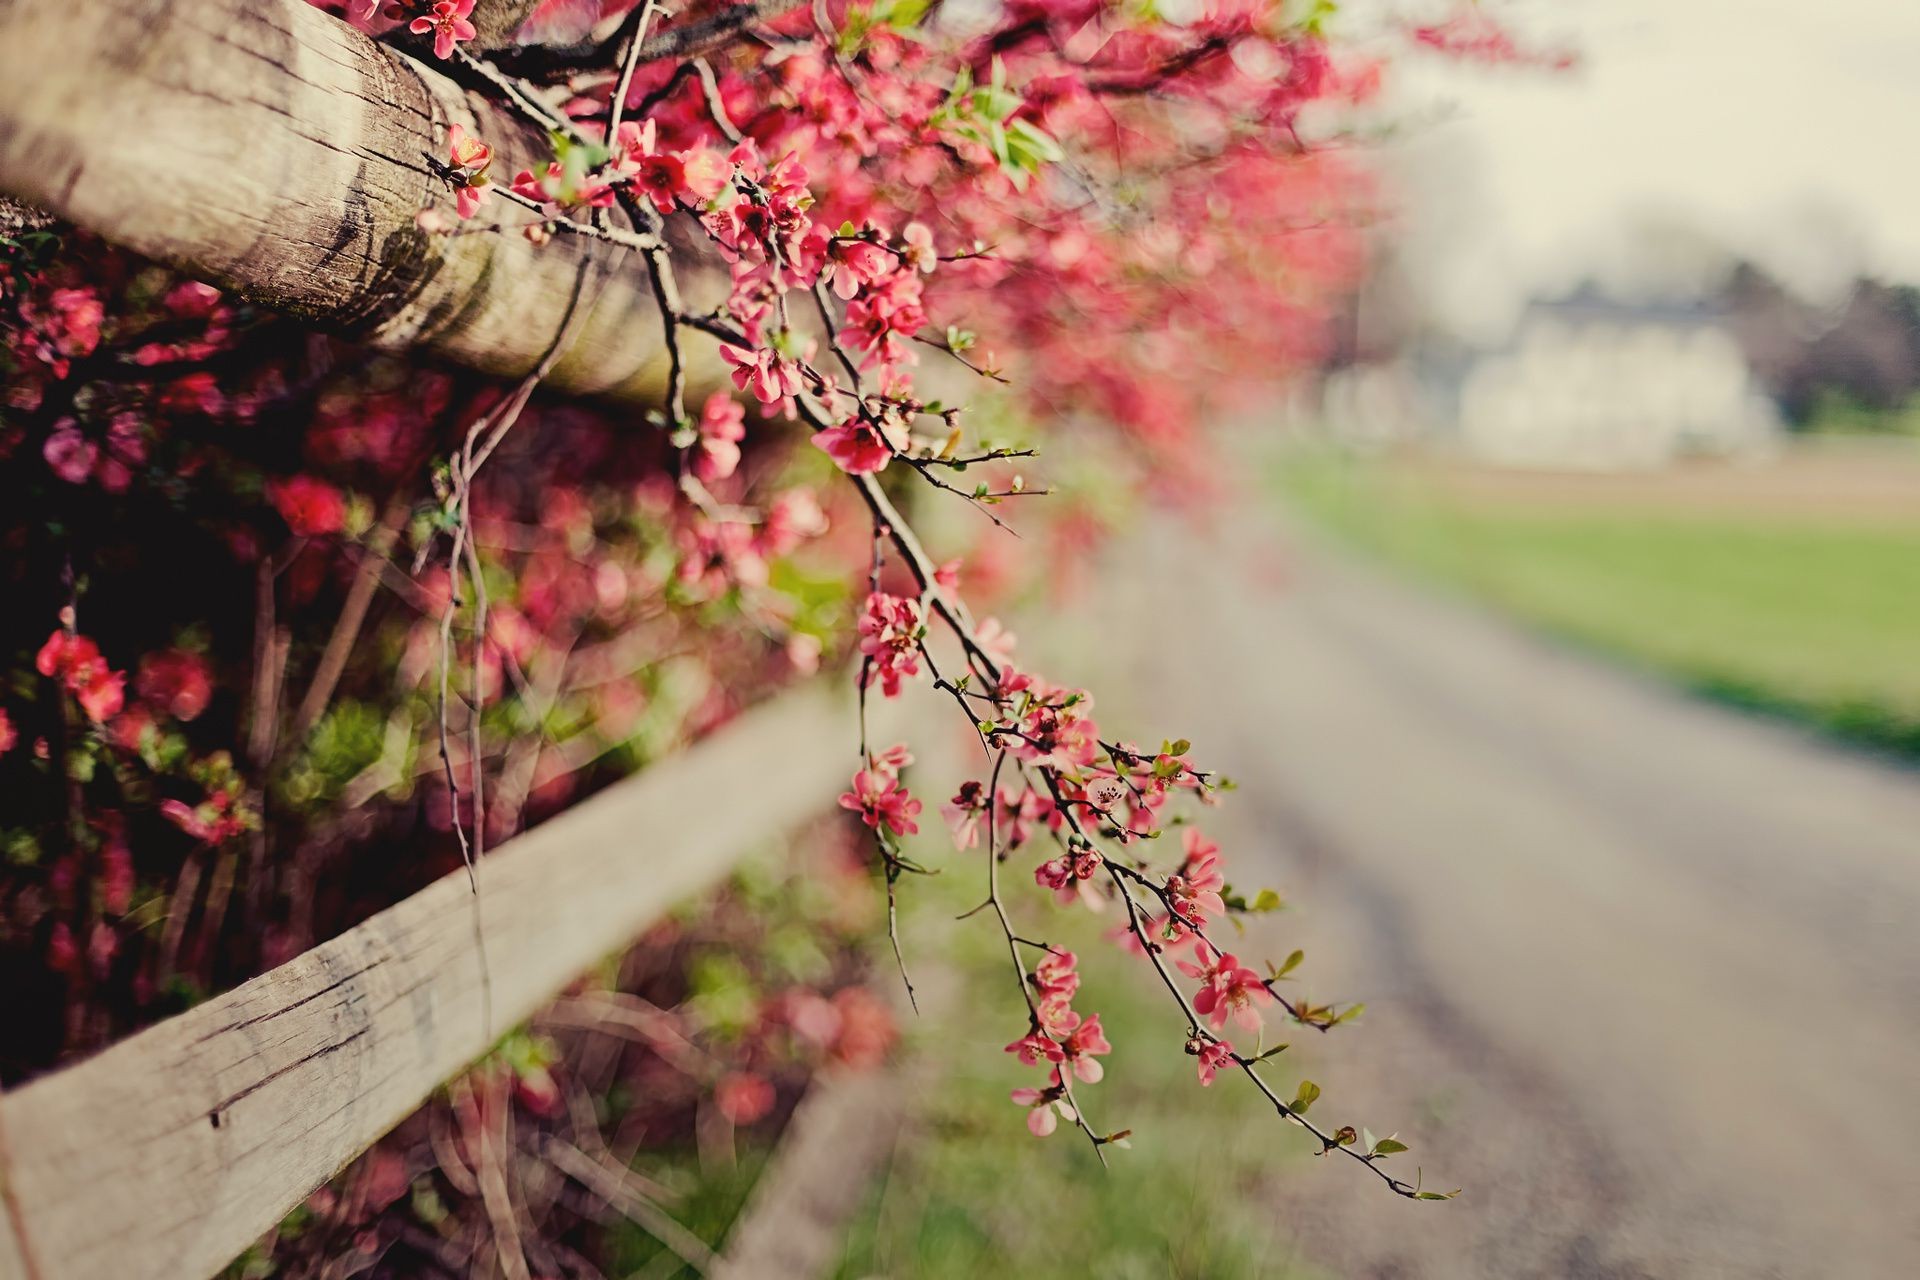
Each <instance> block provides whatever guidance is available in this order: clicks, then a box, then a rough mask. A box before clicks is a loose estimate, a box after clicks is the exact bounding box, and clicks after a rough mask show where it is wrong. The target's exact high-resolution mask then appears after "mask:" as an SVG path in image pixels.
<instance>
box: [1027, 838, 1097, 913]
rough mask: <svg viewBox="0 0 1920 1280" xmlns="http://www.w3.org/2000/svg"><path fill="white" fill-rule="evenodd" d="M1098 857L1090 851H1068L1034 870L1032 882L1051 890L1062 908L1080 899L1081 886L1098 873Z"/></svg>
mask: <svg viewBox="0 0 1920 1280" xmlns="http://www.w3.org/2000/svg"><path fill="white" fill-rule="evenodd" d="M1100 866H1101V863H1100V855H1099V854H1097V853H1095V852H1094V851H1093V850H1091V849H1070V850H1068V851H1067V852H1065V853H1062V854H1061V855H1060V856H1059V857H1057V858H1053V859H1050V860H1048V861H1046V862H1043V863H1041V864H1040V865H1039V866H1038V867H1035V868H1034V871H1033V879H1034V882H1035V883H1036V884H1038V885H1040V886H1041V887H1042V888H1046V889H1052V890H1053V891H1054V896H1055V898H1056V899H1058V901H1059V902H1060V904H1061V905H1062V906H1066V905H1067V904H1069V903H1072V902H1073V901H1075V900H1076V899H1077V898H1079V897H1080V894H1081V890H1082V886H1083V885H1084V884H1085V882H1087V881H1089V880H1091V879H1092V878H1093V877H1094V876H1096V875H1098V874H1099V872H1100Z"/></svg>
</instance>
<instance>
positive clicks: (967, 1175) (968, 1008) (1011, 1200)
mask: <svg viewBox="0 0 1920 1280" xmlns="http://www.w3.org/2000/svg"><path fill="white" fill-rule="evenodd" d="M941 861H942V863H943V864H946V863H947V862H949V859H947V858H943V859H942V860H941ZM950 861H951V863H952V864H953V866H952V870H951V871H950V873H949V874H947V875H943V876H941V877H938V879H937V880H935V881H926V880H915V881H913V882H912V883H911V884H910V885H909V886H908V888H909V889H910V890H911V892H912V893H913V894H914V895H915V897H916V899H917V902H918V910H917V912H916V914H918V915H919V916H920V917H921V920H920V922H919V923H917V924H909V925H908V928H907V933H906V934H905V936H907V937H909V938H913V937H916V936H918V937H920V938H922V939H928V938H930V937H938V938H939V941H938V942H937V943H936V942H933V941H924V942H923V944H922V945H923V948H924V949H927V950H930V949H931V948H932V947H934V946H936V945H937V946H939V947H940V949H941V950H942V952H943V953H944V955H945V956H946V957H948V960H947V962H948V963H950V964H951V966H952V972H951V974H950V975H949V980H950V981H952V982H955V983H956V984H957V990H956V991H955V992H954V993H953V995H952V996H951V997H950V998H948V999H945V1000H943V1001H942V1005H943V1008H942V1009H941V1011H940V1013H939V1015H938V1017H937V1018H934V1019H933V1020H932V1022H933V1024H937V1025H930V1026H929V1027H928V1028H927V1029H925V1030H923V1031H922V1033H921V1039H920V1041H919V1043H918V1044H917V1045H916V1046H915V1047H916V1050H917V1051H918V1052H919V1053H920V1054H922V1055H924V1060H925V1061H926V1063H927V1067H928V1072H927V1083H926V1087H925V1089H924V1092H923V1095H922V1100H921V1103H920V1105H919V1107H918V1114H917V1115H916V1116H915V1118H914V1119H913V1121H912V1122H911V1123H910V1125H909V1126H908V1128H907V1129H906V1130H905V1131H903V1133H902V1135H901V1139H900V1141H899V1143H898V1145H897V1147H896V1149H895V1155H894V1160H893V1164H892V1167H891V1168H889V1169H888V1170H887V1172H886V1174H885V1176H884V1177H883V1178H881V1179H880V1181H879V1184H878V1185H877V1186H876V1188H875V1190H874V1193H873V1195H872V1197H871V1199H870V1201H869V1203H868V1205H867V1207H866V1209H865V1211H864V1212H863V1213H862V1214H861V1215H860V1217H859V1219H858V1220H857V1222H856V1223H855V1224H854V1227H853V1230H852V1232H851V1234H850V1236H849V1239H848V1245H847V1253H846V1257H845V1259H844V1261H843V1264H842V1266H841V1269H840V1271H839V1275H840V1276H841V1277H843V1278H844V1280H861V1278H863V1277H874V1276H897V1277H906V1276H912V1277H915V1278H916V1280H948V1278H951V1280H963V1278H964V1280H977V1277H980V1276H982V1275H990V1274H1005V1275H1031V1276H1082V1275H1086V1276H1101V1277H1106V1278H1107V1280H1130V1278H1131V1277H1140V1278H1142V1280H1145V1278H1147V1277H1154V1278H1156V1280H1164V1278H1166V1277H1194V1278H1196V1280H1198V1278H1199V1277H1206V1278H1207V1280H1235V1278H1236V1277H1256V1276H1257V1277H1265V1278H1268V1280H1272V1278H1274V1277H1281V1276H1289V1275H1302V1274H1305V1272H1304V1271H1303V1270H1301V1269H1298V1268H1296V1267H1295V1266H1294V1264H1293V1261H1292V1259H1291V1258H1290V1257H1289V1256H1287V1255H1288V1252H1289V1246H1288V1245H1287V1244H1286V1241H1287V1239H1288V1235H1287V1233H1286V1231H1285V1224H1284V1221H1283V1220H1282V1218H1281V1215H1280V1211H1279V1208H1278V1205H1277V1202H1276V1201H1275V1200H1274V1198H1273V1197H1272V1195H1271V1194H1270V1190H1271V1187H1272V1185H1273V1182H1272V1174H1273V1168H1274V1164H1275V1162H1276V1160H1284V1159H1286V1158H1288V1156H1289V1155H1291V1154H1293V1153H1296V1152H1297V1151H1298V1150H1299V1149H1300V1145H1299V1141H1298V1138H1297V1136H1296V1135H1295V1134H1293V1133H1292V1132H1291V1131H1287V1130H1283V1129H1281V1128H1280V1127H1279V1126H1278V1125H1276V1124H1275V1123H1274V1122H1273V1118H1272V1116H1271V1114H1270V1113H1267V1112H1264V1111H1262V1110H1261V1109H1260V1108H1259V1107H1258V1106H1257V1104H1256V1100H1254V1099H1252V1098H1250V1097H1249V1096H1248V1094H1247V1091H1246V1090H1245V1089H1243V1088H1235V1087H1233V1084H1234V1083H1235V1082H1223V1085H1224V1087H1223V1085H1216V1086H1215V1087H1213V1088H1211V1089H1201V1088H1200V1087H1198V1083H1197V1081H1196V1078H1195V1073H1194V1067H1193V1060H1192V1059H1191V1058H1188V1057H1187V1056H1186V1054H1185V1053H1184V1052H1183V1050H1182V1040H1181V1035H1180V1027H1179V1023H1178V1019H1177V1017H1175V1016H1174V1015H1173V1011H1172V1009H1171V1008H1170V1007H1169V1006H1167V1005H1166V1003H1165V1000H1164V995H1163V993H1160V992H1158V991H1157V990H1156V989H1152V988H1149V987H1148V986H1147V985H1146V982H1145V978H1146V977H1147V976H1148V975H1145V974H1144V973H1143V971H1142V969H1141V967H1140V964H1139V962H1138V961H1137V960H1135V959H1134V958H1133V957H1131V956H1128V955H1126V954H1124V953H1122V952H1120V951H1119V950H1118V949H1117V948H1115V947H1114V946H1113V945H1112V944H1111V943H1108V942H1105V941H1103V940H1102V939H1101V938H1100V936H1099V931H1100V929H1102V928H1104V927H1106V926H1107V925H1110V924H1111V923H1112V920H1111V919H1105V918H1100V919H1096V918H1094V917H1092V916H1090V915H1088V914H1086V913H1078V912H1059V913H1055V912H1053V911H1051V909H1048V910H1047V911H1046V912H1045V915H1046V917H1047V918H1046V919H1044V920H1040V919H1037V918H1036V919H1035V920H1034V922H1033V923H1032V924H1031V925H1029V926H1027V927H1031V928H1035V929H1039V928H1041V927H1043V926H1045V927H1047V928H1048V930H1049V931H1048V932H1047V933H1046V934H1044V935H1043V936H1045V937H1046V938H1047V939H1048V940H1049V941H1050V942H1051V943H1053V944H1054V945H1056V946H1068V947H1072V948H1073V949H1074V950H1075V951H1076V952H1077V953H1078V954H1079V955H1080V957H1081V969H1082V971H1083V973H1085V975H1086V983H1085V985H1084V986H1083V987H1082V989H1081V995H1080V997H1079V998H1078V1000H1076V1004H1077V1005H1078V1006H1080V1007H1082V1008H1084V1009H1085V1010H1086V1011H1088V1012H1096V1011H1097V1012H1099V1013H1100V1014H1101V1021H1102V1024H1103V1025H1104V1026H1105V1027H1106V1028H1107V1031H1108V1036H1109V1038H1110V1039H1111V1040H1112V1041H1113V1045H1114V1052H1113V1054H1112V1055H1111V1056H1110V1057H1108V1058H1107V1059H1105V1062H1106V1066H1107V1074H1106V1078H1105V1079H1104V1080H1103V1081H1102V1082H1101V1083H1099V1084H1097V1085H1082V1086H1080V1092H1081V1094H1082V1102H1083V1104H1084V1105H1085V1106H1086V1107H1087V1111H1088V1116H1089V1119H1090V1120H1091V1122H1092V1123H1093V1124H1094V1127H1095V1128H1097V1129H1100V1130H1102V1131H1108V1130H1113V1129H1118V1128H1121V1127H1125V1126H1131V1127H1132V1129H1133V1131H1134V1136H1133V1137H1132V1139H1131V1143H1132V1147H1131V1149H1129V1150H1112V1151H1110V1153H1109V1159H1110V1161H1111V1167H1110V1168H1108V1169H1106V1170H1102V1169H1101V1167H1100V1164H1099V1162H1098V1160H1097V1159H1096V1157H1095V1155H1094V1153H1093V1151H1092V1149H1091V1148H1090V1147H1089V1146H1088V1144H1087V1142H1086V1140H1085V1139H1084V1138H1083V1137H1082V1136H1081V1135H1080V1134H1079V1133H1078V1132H1076V1131H1073V1130H1070V1129H1069V1128H1068V1127H1066V1126H1065V1125H1062V1127H1061V1128H1060V1129H1059V1130H1057V1131H1056V1132H1055V1133H1054V1134H1053V1135H1052V1136H1051V1137H1048V1138H1046V1139H1042V1140H1036V1139H1034V1138H1032V1137H1030V1136H1029V1135H1028V1134H1027V1132H1026V1129H1025V1127H1024V1113H1023V1112H1022V1111H1021V1110H1020V1109H1019V1108H1018V1107H1016V1106H1014V1105H1013V1104H1012V1103H1011V1102H1010V1101H1009V1100H1008V1098H1007V1093H1008V1091H1009V1090H1010V1089H1013V1088H1016V1087H1019V1086H1022V1085H1030V1084H1034V1083H1037V1082H1038V1081H1037V1078H1038V1076H1039V1074H1040V1073H1039V1071H1038V1069H1037V1068H1027V1067H1022V1066H1020V1065H1019V1063H1018V1062H1016V1061H1015V1059H1014V1058H1013V1056H1012V1055H1010V1054H1005V1053H1002V1052H1001V1051H1000V1047H1001V1045H1003V1044H1005V1043H1006V1042H1007V1041H1009V1040H1011V1039H1013V1038H1015V1036H1017V1035H1018V1034H1020V1032H1021V1031H1023V1030H1024V1028H1025V1013H1024V1011H1023V1010H1022V1009H1021V1008H1020V1003H1019V995H1018V993H1017V992H1016V991H1015V989H1014V987H1013V985H1012V977H1011V971H1010V966H1009V964H1008V961H1007V957H1006V952H1005V950H1004V944H1003V943H1002V942H1001V941H1000V936H999V931H998V929H997V928H996V927H995V925H994V924H993V923H992V922H991V921H990V920H988V919H985V918H983V917H975V918H973V919H971V920H968V921H965V922H963V923H958V924H950V925H949V924H948V922H947V921H945V920H939V919H937V918H938V917H940V916H945V917H948V918H950V917H951V916H952V915H954V914H957V912H958V911H961V910H965V909H966V908H967V907H969V906H972V905H973V903H972V902H971V901H965V900H964V899H965V898H966V893H967V892H968V891H971V890H973V889H976V888H980V887H982V886H980V885H976V884H974V883H973V882H974V881H975V880H976V879H978V878H979V877H978V876H976V875H974V874H972V873H973V872H975V871H981V872H983V871H984V868H983V867H982V866H981V864H980V862H979V860H978V855H963V856H961V857H959V858H953V859H951V860H950ZM963 879H964V880H965V881H966V882H967V883H965V884H964V885H963V884H961V883H959V881H961V880H963ZM1028 888H1029V889H1031V886H1028ZM1016 893H1017V891H1016ZM1017 896H1018V897H1020V898H1021V899H1022V902H1021V904H1020V905H1021V906H1022V907H1025V906H1028V905H1031V904H1029V903H1027V902H1026V901H1024V899H1026V898H1027V897H1029V896H1030V894H1018V895H1017ZM1016 910H1017V908H1016ZM1032 914H1033V915H1034V916H1035V917H1038V916H1039V915H1040V914H1041V909H1040V908H1039V907H1037V906H1036V907H1034V909H1033V913H1032ZM1016 923H1019V921H1016ZM1062 924H1065V925H1066V926H1068V927H1058V926H1060V925H1062ZM1282 1074H1283V1075H1284V1073H1282Z"/></svg>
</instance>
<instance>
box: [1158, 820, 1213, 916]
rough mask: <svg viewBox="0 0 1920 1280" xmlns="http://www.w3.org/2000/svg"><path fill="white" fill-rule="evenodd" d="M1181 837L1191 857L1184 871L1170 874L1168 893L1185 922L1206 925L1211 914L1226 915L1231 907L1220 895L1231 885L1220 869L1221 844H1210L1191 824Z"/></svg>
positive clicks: (1182, 864) (1185, 863) (1188, 856)
mask: <svg viewBox="0 0 1920 1280" xmlns="http://www.w3.org/2000/svg"><path fill="white" fill-rule="evenodd" d="M1181 839H1182V841H1183V842H1184V844H1185V846H1186V855H1187V856H1186V860H1185V861H1184V862H1182V863H1181V866H1180V871H1179V872H1178V873H1176V874H1174V875H1170V876H1168V877H1167V896H1168V897H1169V898H1171V899H1172V900H1173V910H1174V912H1175V913H1176V914H1177V915H1179V917H1180V918H1181V919H1182V920H1183V921H1185V922H1186V923H1187V924H1189V925H1191V926H1192V927H1194V928H1196V929H1198V928H1204V927H1205V926H1206V923H1207V920H1208V919H1209V918H1210V916H1219V915H1224V914H1225V913H1226V910H1227V904H1226V901H1225V900H1224V899H1223V898H1221V896H1220V891H1221V890H1222V889H1224V888H1226V884H1227V880H1226V877H1225V876H1224V875H1223V874H1222V873H1221V871H1220V858H1219V856H1218V855H1219V849H1220V846H1219V845H1216V844H1212V843H1210V842H1209V841H1208V840H1207V838H1206V837H1205V836H1203V835H1201V834H1200V832H1199V829H1198V828H1195V827H1188V828H1187V830H1186V833H1185V834H1184V835H1183V836H1182V837H1181Z"/></svg>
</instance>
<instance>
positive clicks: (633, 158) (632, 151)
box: [616, 120, 694, 213]
mask: <svg viewBox="0 0 1920 1280" xmlns="http://www.w3.org/2000/svg"><path fill="white" fill-rule="evenodd" d="M655 129H656V126H655V123H654V122H653V121H652V120H648V121H647V122H646V123H645V124H637V123H635V122H634V121H632V120H628V121H625V122H623V123H622V124H621V126H620V136H619V138H618V140H617V142H616V145H617V146H618V147H619V149H620V150H621V152H622V155H621V157H620V161H619V167H620V168H621V169H623V170H625V171H626V172H628V173H630V174H632V175H633V189H634V190H636V191H638V192H639V193H640V194H641V195H643V196H645V197H646V198H647V199H648V200H650V201H652V202H653V207H654V208H655V209H657V210H659V211H660V212H661V213H672V212H673V211H674V209H675V208H676V207H677V204H678V202H679V201H680V200H681V199H683V198H688V197H692V196H693V195H694V191H693V188H692V187H691V186H689V185H688V181H687V157H686V156H685V154H684V153H682V152H677V151H661V150H659V149H658V148H657V147H656V145H655V136H656V134H655Z"/></svg>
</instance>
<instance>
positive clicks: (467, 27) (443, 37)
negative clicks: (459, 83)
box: [407, 0, 478, 60]
mask: <svg viewBox="0 0 1920 1280" xmlns="http://www.w3.org/2000/svg"><path fill="white" fill-rule="evenodd" d="M472 12H473V0H440V3H439V4H436V5H434V6H433V8H432V9H430V10H428V11H427V14H426V16H424V17H419V18H415V19H414V20H413V22H412V23H411V24H409V25H408V27H407V30H409V31H411V32H413V34H415V35H417V36H423V35H425V34H427V33H428V32H429V31H431V32H432V33H433V56H434V57H436V58H440V59H442V60H445V59H447V58H451V57H452V56H453V46H454V45H455V44H457V43H458V42H460V41H462V40H471V39H473V38H474V36H475V35H476V34H478V33H477V32H476V31H475V30H474V29H473V24H472V23H471V22H468V21H467V17H468V15H470V14H471V13H472Z"/></svg>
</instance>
